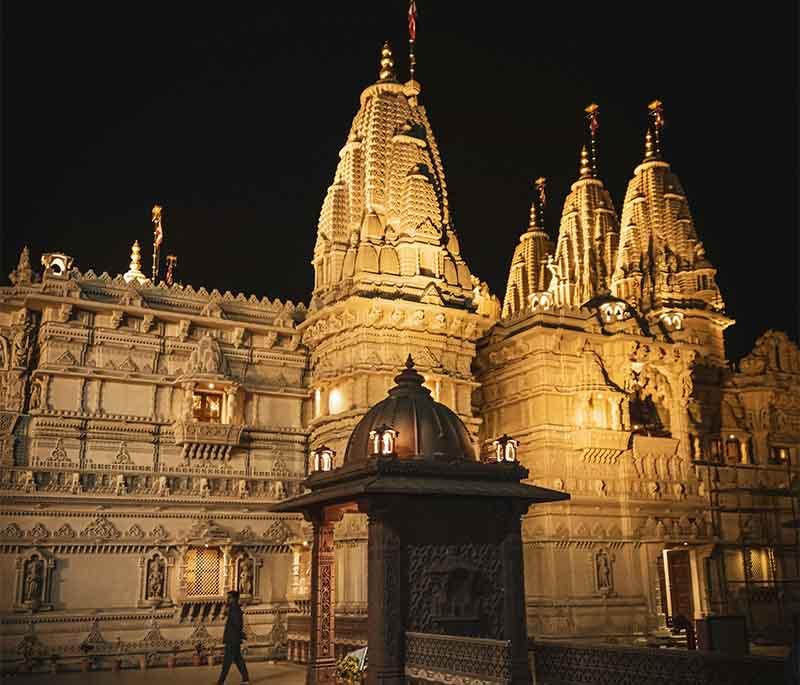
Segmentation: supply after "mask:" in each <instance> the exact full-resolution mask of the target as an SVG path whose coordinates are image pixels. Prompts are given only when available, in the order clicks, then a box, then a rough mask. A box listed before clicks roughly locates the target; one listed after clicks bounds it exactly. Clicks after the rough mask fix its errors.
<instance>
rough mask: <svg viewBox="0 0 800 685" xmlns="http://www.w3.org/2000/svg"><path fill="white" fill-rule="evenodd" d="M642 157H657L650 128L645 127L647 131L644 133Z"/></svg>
mask: <svg viewBox="0 0 800 685" xmlns="http://www.w3.org/2000/svg"><path fill="white" fill-rule="evenodd" d="M644 158H645V159H657V155H656V151H655V146H654V145H653V134H652V133H651V132H650V129H649V128H648V129H647V133H645V134H644Z"/></svg>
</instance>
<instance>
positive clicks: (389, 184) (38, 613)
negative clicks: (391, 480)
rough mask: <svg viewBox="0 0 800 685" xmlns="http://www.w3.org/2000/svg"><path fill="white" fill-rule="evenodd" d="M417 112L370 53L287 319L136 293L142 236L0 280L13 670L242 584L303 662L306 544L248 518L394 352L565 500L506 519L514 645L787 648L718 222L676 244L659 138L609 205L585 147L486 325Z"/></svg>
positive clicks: (784, 430) (358, 547) (523, 239)
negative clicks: (517, 556)
mask: <svg viewBox="0 0 800 685" xmlns="http://www.w3.org/2000/svg"><path fill="white" fill-rule="evenodd" d="M422 102H423V91H422V87H421V85H420V84H419V83H418V82H417V81H416V80H415V79H414V78H411V79H409V80H407V81H405V82H403V81H402V80H401V79H399V78H398V76H397V71H396V69H395V66H394V60H393V56H392V52H391V50H390V48H389V46H388V45H384V47H383V49H382V50H381V54H380V64H379V73H378V78H377V80H376V81H375V82H374V83H372V84H371V85H368V86H367V87H366V88H365V89H364V90H363V91H362V93H361V96H360V99H359V102H358V109H357V112H356V114H355V117H354V118H353V121H352V124H351V126H350V129H349V133H347V135H346V137H345V142H344V146H343V147H342V149H341V151H340V153H339V159H338V162H336V160H331V166H334V163H335V171H334V173H333V180H332V183H331V185H330V187H329V188H328V190H327V192H326V194H325V197H324V199H322V209H321V211H320V216H319V223H318V225H317V227H316V244H315V247H314V251H313V255H309V256H310V257H311V262H312V265H313V272H314V281H313V292H312V295H311V298H310V301H309V303H308V305H306V304H302V303H301V304H295V303H292V302H284V301H281V300H279V299H273V300H270V299H269V298H266V297H264V298H258V297H255V296H249V297H247V296H245V295H243V294H233V293H230V292H225V293H220V292H219V291H217V290H211V291H208V290H206V289H205V288H203V287H197V288H195V287H192V286H190V285H185V286H184V285H176V284H173V283H171V282H170V283H165V282H154V281H153V280H152V279H149V278H148V277H147V276H146V275H145V273H143V271H142V268H141V249H140V247H139V244H138V242H136V243H134V244H133V249H132V254H131V258H130V264H129V266H127V270H125V269H126V264H127V261H128V260H126V259H123V257H124V255H119V259H118V265H117V266H118V268H119V269H120V270H123V271H125V273H124V275H118V276H111V275H109V274H107V273H102V274H100V275H98V274H96V273H95V272H94V271H92V270H87V271H85V272H81V271H79V270H78V268H77V267H76V266H74V265H73V257H72V256H70V255H68V254H62V253H55V252H53V253H47V254H44V255H42V256H41V265H42V269H41V270H40V271H37V270H36V269H35V268H34V265H33V264H32V262H31V256H30V254H29V253H28V250H27V249H26V250H24V251H23V253H22V255H21V256H20V259H19V265H18V266H17V268H16V269H15V270H14V271H13V272H12V274H11V275H10V284H9V285H7V286H4V287H2V288H0V490H2V492H1V493H0V494H2V497H3V521H2V524H0V568H2V569H3V577H4V578H7V579H9V582H7V583H3V584H2V585H3V594H2V598H1V599H0V612H2V620H3V622H4V624H5V626H6V628H7V630H4V631H3V636H2V648H3V651H4V652H5V653H9V654H10V653H16V652H17V650H18V649H21V647H20V645H23V646H25V649H27V650H28V651H30V650H37V649H38V650H45V651H47V650H49V651H50V652H58V653H65V654H69V653H71V652H70V650H71V649H72V650H73V651H74V649H75V647H74V643H75V638H74V636H75V634H76V633H85V635H83V636H82V639H84V638H85V640H84V641H85V642H87V644H91V645H92V646H93V649H95V650H96V653H102V654H106V653H108V654H113V653H114V649H115V646H114V645H115V644H117V645H118V646H120V649H123V650H127V651H128V652H131V651H136V650H138V651H145V652H146V651H147V650H148V649H152V648H154V647H153V646H154V645H158V644H164V640H168V641H175V643H176V644H178V645H179V646H181V645H182V646H184V647H187V648H190V647H191V646H192V645H194V644H196V643H197V642H198V641H199V642H201V643H209V642H211V641H213V640H214V639H216V638H218V637H219V635H220V634H221V630H222V617H221V612H220V609H221V606H222V604H221V602H222V598H223V597H224V594H225V592H226V591H227V590H228V589H238V590H239V591H240V592H241V593H242V596H243V598H244V600H245V602H246V604H247V609H246V612H245V616H246V621H247V622H248V623H249V624H250V629H249V631H248V632H250V633H251V635H252V636H254V638H256V639H255V640H254V642H256V643H258V645H259V649H263V650H264V653H266V654H271V655H281V654H285V653H286V650H287V648H288V653H289V656H290V657H291V658H294V659H298V660H302V659H303V658H305V652H304V650H305V649H306V646H307V642H308V638H307V625H306V624H305V623H304V617H303V613H302V612H303V609H304V607H305V606H306V600H307V596H308V576H307V574H306V571H307V569H308V553H309V552H308V549H309V548H308V543H309V542H310V540H309V538H308V531H307V528H306V527H305V525H304V524H303V522H302V521H301V520H299V519H298V518H297V517H295V516H291V515H283V514H274V513H269V512H268V511H267V509H268V507H269V505H271V504H274V503H275V502H277V501H279V500H282V499H284V498H286V497H288V496H291V495H297V494H300V493H301V492H303V484H302V483H303V480H304V478H305V477H306V476H307V474H308V472H309V469H310V468H313V465H314V463H315V459H314V454H315V453H316V454H317V455H319V454H321V452H318V451H317V450H320V449H321V448H323V447H324V448H325V450H326V451H325V452H324V454H325V457H326V459H332V460H333V464H334V466H336V465H337V464H338V463H340V460H341V456H342V455H343V454H344V451H345V445H346V444H347V440H348V438H349V437H350V435H351V433H352V431H353V428H354V427H355V426H356V425H357V424H358V423H359V421H360V419H361V418H362V417H363V416H364V414H365V413H366V412H367V411H368V410H369V408H370V407H372V406H373V405H375V404H376V403H377V402H378V401H380V400H382V399H383V398H384V397H385V396H386V392H387V390H388V389H389V388H390V387H391V385H392V379H393V377H394V376H395V374H396V372H397V369H398V368H399V367H401V366H402V365H403V363H404V362H405V361H406V359H407V358H408V356H409V355H411V356H412V357H413V360H414V363H415V365H416V369H417V370H418V371H419V373H420V374H421V375H422V377H423V378H424V383H425V386H426V387H427V388H428V389H430V391H431V394H432V396H433V399H435V400H436V402H438V403H441V404H442V405H446V406H447V407H449V410H452V412H454V413H455V415H457V417H458V419H459V420H460V422H463V425H464V426H466V433H465V437H464V439H466V440H468V441H471V443H472V445H473V447H474V448H475V454H476V455H480V457H481V458H482V459H491V458H493V454H494V452H493V445H494V443H495V441H496V440H498V439H499V438H501V436H504V435H506V434H508V436H511V437H512V438H513V439H515V440H517V441H519V446H518V455H519V459H520V461H521V462H522V464H523V465H524V466H525V467H526V468H527V469H528V470H529V472H530V479H531V483H532V484H534V485H539V486H543V487H547V488H551V489H555V490H563V491H566V492H568V493H570V494H571V499H570V500H569V501H568V502H558V503H552V504H547V505H542V506H539V507H537V508H536V509H535V510H534V511H533V512H532V513H531V514H530V515H529V516H527V517H526V518H525V519H524V521H523V527H522V533H523V543H524V556H525V585H526V611H527V626H528V631H529V633H530V634H532V635H535V636H544V637H549V638H595V639H600V638H608V637H614V638H615V639H625V638H630V637H632V636H635V635H646V634H651V633H657V632H659V631H661V630H663V628H664V625H665V621H666V619H667V618H668V617H677V616H680V615H683V616H686V617H689V618H693V617H700V616H703V615H707V614H730V613H739V614H744V615H745V616H747V620H748V624H749V628H750V631H751V634H759V635H762V634H763V635H766V634H770V633H771V632H774V631H775V630H779V629H780V626H781V625H782V623H783V622H784V619H785V617H786V615H787V613H786V612H787V607H788V606H790V605H791V606H794V604H792V603H794V602H795V601H796V599H795V598H794V596H793V595H792V594H791V593H788V594H787V592H786V591H784V588H786V587H789V585H787V583H786V581H792V580H797V577H798V575H800V574H798V573H797V569H796V568H795V564H794V562H793V561H792V559H793V557H792V553H796V551H797V544H796V543H797V537H796V534H795V533H794V532H790V531H789V530H787V529H785V528H782V527H781V524H782V523H784V522H786V520H787V519H788V518H791V516H790V513H791V507H790V506H789V505H790V502H791V498H790V497H789V495H790V494H791V492H792V491H791V489H790V486H791V485H792V483H793V482H794V481H795V479H796V478H797V477H798V475H800V469H799V468H798V466H797V463H798V460H799V459H800V455H799V454H798V446H799V445H800V352H799V351H798V348H797V346H796V344H795V343H793V342H791V341H790V340H789V339H788V338H787V337H786V336H785V335H783V334H781V333H777V332H774V331H769V332H767V333H765V334H764V335H763V336H762V337H761V338H760V339H759V340H758V342H757V344H756V347H755V349H754V350H753V352H752V353H751V354H750V355H748V356H747V357H745V359H743V360H741V362H740V363H739V364H738V366H737V365H736V364H735V363H733V362H731V361H730V360H728V359H727V357H726V353H725V348H724V338H723V332H724V330H725V328H726V327H728V326H729V325H731V324H732V323H733V322H732V320H731V319H730V318H729V317H728V316H727V315H726V313H725V309H724V302H723V298H722V295H721V293H720V291H719V288H718V285H717V282H716V269H715V267H714V266H712V262H711V259H712V255H709V254H707V253H706V250H705V248H704V247H703V243H702V240H701V238H702V235H703V233H709V232H711V231H718V230H720V228H719V227H718V226H715V225H713V224H710V225H706V226H695V223H694V220H693V218H692V214H691V212H690V209H689V200H688V199H687V197H686V193H685V192H684V190H683V188H682V186H681V183H680V180H679V179H678V176H677V174H676V173H675V172H674V171H673V169H672V167H671V165H670V164H669V163H668V162H667V161H666V155H665V154H664V152H663V151H662V149H661V130H660V123H661V120H660V118H658V119H656V120H655V123H654V125H653V126H652V127H651V128H650V130H648V131H647V132H646V144H645V151H644V155H643V158H642V159H641V160H639V161H638V163H637V164H635V165H633V164H632V166H634V169H633V174H632V178H631V180H630V183H629V185H628V189H627V192H626V194H625V197H624V199H623V202H622V203H621V205H618V206H621V208H622V210H621V214H618V213H617V210H616V208H615V204H614V202H613V200H612V198H611V194H610V193H609V191H608V190H607V189H606V186H605V184H604V182H603V180H602V178H601V174H600V172H599V170H598V166H597V164H596V159H595V158H594V146H592V148H591V153H590V151H589V149H585V150H584V151H583V152H582V153H581V158H580V165H579V169H578V174H577V178H576V179H575V181H574V183H573V184H572V186H571V188H570V191H569V193H568V195H567V197H566V198H565V199H564V202H563V211H562V214H561V219H560V222H559V226H558V231H557V234H555V233H554V234H552V235H551V234H550V233H549V230H550V227H548V226H546V224H545V220H544V212H543V209H544V205H543V193H542V194H540V195H538V196H537V197H536V198H535V199H534V201H533V203H532V206H531V209H530V219H529V221H528V226H527V228H525V229H524V230H523V231H522V232H521V235H520V238H519V242H518V243H517V244H516V245H512V244H509V246H508V251H509V257H510V261H509V266H508V280H507V288H506V292H505V293H504V297H503V302H502V306H501V303H500V300H498V298H496V297H495V296H493V295H492V294H491V293H490V292H489V289H488V287H487V286H486V284H485V283H484V282H482V281H481V280H480V278H478V277H477V276H476V275H474V274H473V273H472V272H471V271H470V268H469V266H468V265H467V263H466V261H465V259H464V257H463V255H462V252H461V245H460V239H459V236H458V235H457V233H456V229H455V227H454V225H453V221H452V214H451V209H450V200H449V198H448V193H447V183H446V177H445V170H444V166H443V164H442V158H441V156H440V153H439V149H438V146H437V143H436V139H435V137H434V133H433V129H432V126H431V123H430V121H429V119H428V115H427V112H426V110H425V108H424V106H423V104H422ZM658 107H659V108H660V103H659V104H658ZM587 111H589V110H587ZM591 111H592V113H593V116H596V112H597V108H596V106H593V109H592V110H591ZM655 111H657V113H658V114H659V117H660V109H656V110H655ZM593 123H594V124H596V121H593ZM443 125H446V123H444V124H443ZM594 134H595V130H594V128H593V129H592V142H593V143H594V142H595V141H594ZM635 135H639V132H635ZM541 188H542V186H541V185H540V189H541ZM167 211H168V210H167ZM520 211H521V216H523V215H524V212H525V209H524V208H520ZM159 217H160V213H159ZM523 226H524V224H523ZM159 227H160V223H159ZM521 228H522V227H521ZM12 230H13V228H12ZM308 230H309V231H313V230H314V229H313V227H309V228H308ZM162 235H163V234H162ZM461 239H463V240H464V241H465V242H468V243H470V246H471V249H478V248H479V247H480V244H479V241H480V240H481V239H483V238H482V237H480V236H463V235H462V236H461ZM76 261H79V260H76ZM170 279H171V276H170ZM753 314H754V315H755V312H753ZM409 416H411V415H409ZM390 418H391V417H389V419H390ZM407 418H408V417H407ZM389 419H387V423H389V424H390V423H391V421H390V420H389ZM412 419H413V416H412V417H411V418H408V421H407V422H406V423H407V424H408V425H409V426H413V425H414V421H413V420H412ZM419 420H420V421H422V420H423V418H419ZM425 420H428V421H429V420H430V419H425ZM459 425H460V424H459ZM440 428H441V427H440ZM384 429H389V430H391V429H392V426H391V425H387V426H385V427H383V428H382V430H384ZM425 429H426V430H428V431H434V430H435V429H436V427H435V426H430V425H426V427H425ZM403 430H405V428H404V429H403ZM412 430H417V428H412ZM441 430H442V431H444V428H441ZM431 434H433V433H431ZM503 439H505V438H503ZM366 531H367V528H366V520H365V519H364V518H361V517H360V516H358V515H354V514H347V515H345V516H344V518H343V520H342V521H341V522H340V523H338V524H337V525H336V533H335V539H334V541H333V542H332V545H331V547H330V549H329V550H327V551H326V553H327V552H330V553H331V554H335V555H336V558H337V564H338V571H337V577H336V582H335V597H334V599H333V601H334V606H335V609H336V611H337V612H338V613H339V614H341V615H343V616H346V617H347V618H346V621H348V622H349V624H348V625H349V626H350V627H349V628H348V631H349V637H348V636H343V637H342V643H341V644H342V645H345V644H350V645H357V644H359V640H360V639H361V638H360V637H359V635H360V633H359V631H360V630H361V627H363V626H364V625H365V623H364V622H365V621H366V613H367V611H368V610H369V607H368V606H367V602H366V597H367V595H366V559H367V545H366V539H367V532H366ZM792 550H794V552H793V551H792ZM476 559H477V560H476V561H475V569H474V572H475V573H476V574H489V573H490V570H488V569H487V568H482V567H481V566H480V559H479V558H477V557H476ZM100 569H102V572H100ZM440 571H441V569H439V570H438V571H436V572H440ZM427 572H428V570H425V569H420V570H419V573H423V574H424V573H427ZM431 572H432V571H431ZM487 582H488V583H489V584H491V578H488V579H487ZM756 589H757V590H758V591H756ZM777 597H780V598H781V602H783V604H780V605H779V604H776V603H775V602H771V600H770V598H777ZM776 607H777V608H776ZM23 615H24V619H23ZM45 624H46V625H45ZM360 626H361V627H360ZM287 631H288V633H287ZM304 631H306V632H304ZM112 635H113V636H114V637H115V638H119V639H120V642H119V643H116V642H115V641H114V640H113V639H112V638H111V636H112ZM348 639H349V640H350V642H347V640H348Z"/></svg>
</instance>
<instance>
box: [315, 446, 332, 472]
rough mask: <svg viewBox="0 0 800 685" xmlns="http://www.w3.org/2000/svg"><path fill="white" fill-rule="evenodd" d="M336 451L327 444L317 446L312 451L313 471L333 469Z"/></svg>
mask: <svg viewBox="0 0 800 685" xmlns="http://www.w3.org/2000/svg"><path fill="white" fill-rule="evenodd" d="M335 457H336V452H334V451H333V450H332V449H331V448H330V447H328V446H327V445H322V446H321V447H317V449H315V450H314V451H313V452H311V471H330V470H331V469H333V465H334V459H335Z"/></svg>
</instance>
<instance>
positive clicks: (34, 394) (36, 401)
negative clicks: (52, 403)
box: [29, 381, 42, 409]
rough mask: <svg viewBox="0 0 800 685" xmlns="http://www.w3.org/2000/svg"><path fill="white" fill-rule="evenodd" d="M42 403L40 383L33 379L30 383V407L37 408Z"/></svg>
mask: <svg viewBox="0 0 800 685" xmlns="http://www.w3.org/2000/svg"><path fill="white" fill-rule="evenodd" d="M41 403H42V384H41V382H39V381H34V383H33V384H32V385H31V401H30V405H29V406H30V408H31V409H38V408H39V406H40V405H41Z"/></svg>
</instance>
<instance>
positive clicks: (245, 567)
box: [239, 559, 253, 595]
mask: <svg viewBox="0 0 800 685" xmlns="http://www.w3.org/2000/svg"><path fill="white" fill-rule="evenodd" d="M251 565H252V562H250V561H249V560H246V559H243V560H242V561H241V563H240V564H239V592H240V593H241V594H243V595H252V594H253V569H252V568H251Z"/></svg>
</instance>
